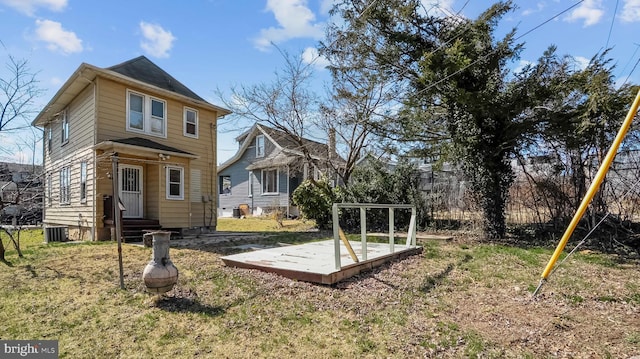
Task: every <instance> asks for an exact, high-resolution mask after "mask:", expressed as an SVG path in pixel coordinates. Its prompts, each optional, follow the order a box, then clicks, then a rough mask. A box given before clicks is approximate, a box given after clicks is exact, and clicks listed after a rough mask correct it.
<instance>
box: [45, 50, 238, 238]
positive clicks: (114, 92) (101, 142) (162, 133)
mask: <svg viewBox="0 0 640 359" xmlns="http://www.w3.org/2000/svg"><path fill="white" fill-rule="evenodd" d="M229 113H230V111H229V110H227V109H224V108H221V107H218V106H215V105H212V104H210V103H208V102H207V101H205V100H204V99H203V98H201V97H200V96H198V95H196V94H195V93H194V92H193V91H191V90H189V89H188V88H187V87H186V86H184V85H183V84H182V83H180V82H179V81H177V80H176V79H175V78H173V77H172V76H171V75H169V74H168V73H166V72H165V71H164V70H162V69H161V68H159V67H158V66H157V65H155V64H154V63H152V62H151V61H149V59H147V58H146V57H144V56H140V57H137V58H135V59H132V60H129V61H127V62H124V63H121V64H119V65H115V66H112V67H109V68H99V67H96V66H93V65H89V64H86V63H83V64H81V65H80V67H78V69H77V70H76V71H75V72H74V73H73V74H72V75H71V77H70V78H69V79H68V80H67V82H66V83H65V84H64V85H63V86H62V88H61V89H60V90H58V92H57V93H56V94H55V96H54V97H53V98H52V99H51V101H50V102H49V103H48V104H47V105H46V106H45V108H44V109H43V110H42V112H40V113H39V114H38V116H37V117H36V118H35V120H34V121H33V125H34V126H38V127H42V128H43V129H44V174H45V182H44V187H45V203H44V216H43V223H44V224H45V227H52V228H53V227H56V228H60V227H63V228H65V231H66V232H67V233H68V237H69V238H70V239H75V240H88V239H90V240H105V239H110V238H113V237H114V233H115V231H114V222H115V221H114V219H115V216H116V215H117V214H118V212H117V211H116V210H115V209H116V208H119V209H120V210H122V212H121V215H122V218H123V221H122V223H123V229H124V230H123V231H124V234H125V236H127V235H131V236H139V235H141V230H144V229H156V228H160V227H162V228H164V229H171V230H174V231H178V232H184V231H186V230H190V229H197V228H209V229H212V230H214V229H215V227H216V208H217V204H216V200H217V193H216V192H215V191H216V183H215V180H216V123H217V120H218V119H219V118H220V117H222V116H225V115H227V114H229ZM114 168H117V170H116V171H114ZM114 182H115V183H116V185H115V186H114V185H113V184H114ZM114 187H117V188H118V191H117V192H118V193H117V194H115V195H116V196H117V197H114V193H113V189H114ZM114 198H119V199H120V205H119V206H117V205H116V204H117V203H118V202H117V201H114ZM45 233H47V232H45Z"/></svg>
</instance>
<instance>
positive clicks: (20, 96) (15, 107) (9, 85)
mask: <svg viewBox="0 0 640 359" xmlns="http://www.w3.org/2000/svg"><path fill="white" fill-rule="evenodd" d="M0 44H2V42H0ZM2 45H3V44H2ZM3 47H4V45H3ZM5 49H6V48H5ZM7 57H8V59H7V62H6V64H5V69H6V74H3V75H0V132H7V131H16V130H21V129H25V128H29V127H30V126H31V125H30V124H29V119H28V117H29V115H31V114H33V113H34V106H33V105H34V103H33V102H34V100H35V99H36V98H37V97H38V96H39V95H40V94H41V92H42V91H41V90H40V88H39V87H38V80H37V79H36V73H35V72H33V71H31V68H30V67H29V62H28V61H27V60H26V59H16V58H15V57H13V56H12V55H10V54H8V55H7Z"/></svg>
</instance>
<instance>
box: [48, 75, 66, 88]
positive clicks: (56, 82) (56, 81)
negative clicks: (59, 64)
mask: <svg viewBox="0 0 640 359" xmlns="http://www.w3.org/2000/svg"><path fill="white" fill-rule="evenodd" d="M49 83H50V84H51V85H52V86H53V87H60V86H61V85H62V84H63V83H64V81H63V80H62V79H61V78H59V77H57V76H54V77H52V78H50V79H49Z"/></svg>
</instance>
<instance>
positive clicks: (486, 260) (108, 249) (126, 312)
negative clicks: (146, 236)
mask: <svg viewBox="0 0 640 359" xmlns="http://www.w3.org/2000/svg"><path fill="white" fill-rule="evenodd" d="M298 236H303V234H300V235H298ZM422 244H423V245H425V250H424V252H423V253H422V254H421V255H419V256H414V257H410V258H408V259H406V260H403V261H401V262H396V263H392V264H389V265H387V266H385V267H382V268H379V269H377V270H375V271H373V272H370V273H366V274H363V275H360V276H358V277H355V278H352V279H350V280H347V281H344V282H340V283H338V284H337V285H335V286H321V285H315V284H309V283H304V282H297V281H293V280H289V279H286V278H282V277H279V276H277V275H273V274H268V273H263V272H259V271H253V270H241V269H234V268H228V267H225V266H224V265H223V264H222V261H221V260H220V253H225V252H226V251H228V249H227V248H225V246H228V245H229V244H228V243H226V244H225V243H222V244H218V245H210V246H202V247H201V248H202V249H193V248H172V249H171V256H172V260H173V262H174V263H175V264H176V266H177V267H178V268H179V270H180V278H179V283H178V285H177V286H176V288H175V289H174V290H172V291H171V292H169V293H167V295H166V296H165V297H153V296H150V295H149V294H147V293H146V292H145V291H144V288H143V283H142V280H141V275H142V270H143V269H144V266H145V265H146V263H147V262H148V261H149V258H150V251H151V250H150V249H149V248H143V247H139V246H133V245H124V248H123V256H124V272H125V285H126V290H120V289H119V288H118V266H117V251H116V246H115V244H113V243H98V244H80V245H73V244H58V245H49V246H44V245H41V244H40V243H39V242H38V241H34V242H32V243H31V244H30V245H27V246H26V247H27V250H26V251H25V252H26V257H25V258H24V259H18V258H17V256H15V253H11V252H9V253H8V255H7V258H8V259H9V261H10V262H11V263H12V266H5V265H4V264H0V265H2V266H3V267H2V271H1V272H0V283H3V286H2V288H0V323H2V325H0V338H2V339H34V338H37V339H58V340H59V341H60V351H61V353H60V357H61V358H150V357H176V358H192V357H203V358H265V357H266V358H331V357H335V358H387V357H388V358H417V357H437V358H441V357H453V358H467V357H483V358H486V357H489V358H490V357H493V358H503V357H506V358H523V357H525V358H526V357H529V358H540V357H574V358H591V357H597V358H606V357H612V358H624V357H629V356H632V355H638V354H640V313H639V310H640V280H639V279H638V278H640V269H639V266H638V263H628V262H621V261H618V259H617V258H614V257H610V256H605V255H601V254H596V253H590V252H584V253H580V254H578V255H576V256H574V257H572V258H571V259H570V260H569V261H568V262H567V263H566V264H565V265H564V266H563V267H561V269H559V270H558V271H557V272H556V273H555V274H554V275H553V276H552V277H551V280H550V281H549V282H548V283H547V284H546V285H545V287H544V288H543V290H542V293H541V294H540V295H539V296H538V297H537V299H535V300H532V298H531V291H532V290H533V288H534V287H535V285H536V284H537V281H538V277H539V273H540V271H541V270H542V268H543V267H544V265H545V264H546V261H547V260H548V258H549V255H550V253H551V250H550V249H521V248H515V247H509V246H503V245H492V244H482V243H475V242H469V241H462V240H455V241H450V242H429V243H422Z"/></svg>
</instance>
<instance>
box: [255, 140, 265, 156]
mask: <svg viewBox="0 0 640 359" xmlns="http://www.w3.org/2000/svg"><path fill="white" fill-rule="evenodd" d="M256 157H264V135H259V136H256Z"/></svg>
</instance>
